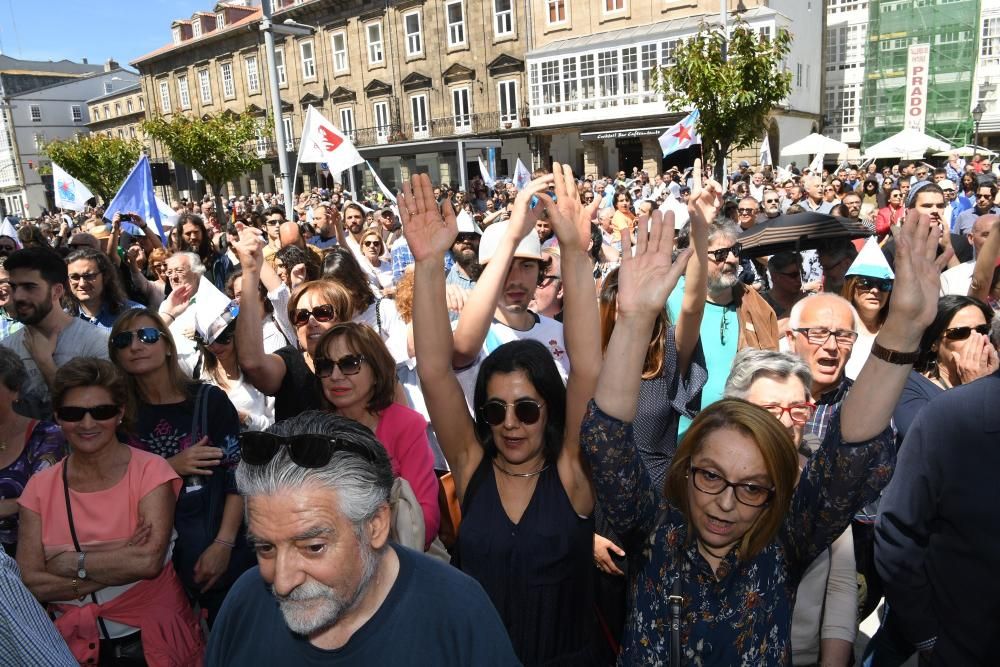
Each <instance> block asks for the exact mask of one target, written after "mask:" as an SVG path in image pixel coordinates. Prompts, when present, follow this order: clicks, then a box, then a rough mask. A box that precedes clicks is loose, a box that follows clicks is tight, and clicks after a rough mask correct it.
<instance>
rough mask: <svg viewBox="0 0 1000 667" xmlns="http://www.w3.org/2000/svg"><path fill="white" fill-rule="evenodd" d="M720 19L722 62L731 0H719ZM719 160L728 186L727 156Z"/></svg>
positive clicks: (726, 47)
mask: <svg viewBox="0 0 1000 667" xmlns="http://www.w3.org/2000/svg"><path fill="white" fill-rule="evenodd" d="M719 21H720V22H721V23H722V62H726V60H728V58H729V53H728V49H729V0H719ZM719 161H720V162H721V163H722V187H723V188H727V187H728V183H729V182H728V181H727V180H726V177H727V176H728V175H729V171H728V170H727V169H726V156H725V155H722V154H721V153H720V154H719Z"/></svg>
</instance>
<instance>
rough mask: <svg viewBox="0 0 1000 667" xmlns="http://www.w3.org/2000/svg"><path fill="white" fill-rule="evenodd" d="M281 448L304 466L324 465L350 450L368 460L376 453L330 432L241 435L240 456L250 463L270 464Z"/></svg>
mask: <svg viewBox="0 0 1000 667" xmlns="http://www.w3.org/2000/svg"><path fill="white" fill-rule="evenodd" d="M282 448H284V449H285V451H287V452H288V458H290V459H291V460H292V463H294V464H295V465H297V466H301V467H303V468H322V467H323V466H325V465H326V464H328V463H329V462H330V459H331V458H333V455H334V453H335V452H348V453H350V454H354V455H355V456H360V457H361V458H363V459H365V460H366V461H370V462H374V461H375V454H374V452H372V451H371V450H370V449H367V448H366V447H363V446H361V445H359V444H357V443H353V442H349V441H345V440H341V439H339V438H334V437H331V436H328V435H319V434H313V433H305V434H302V435H291V436H288V437H287V438H286V437H282V436H280V435H274V434H273V433H264V432H263V431H247V432H245V433H241V434H240V458H241V459H242V460H243V462H244V463H246V464H247V465H252V466H263V465H267V464H268V463H270V462H271V459H273V458H274V457H275V456H277V455H278V452H279V451H281V449H282Z"/></svg>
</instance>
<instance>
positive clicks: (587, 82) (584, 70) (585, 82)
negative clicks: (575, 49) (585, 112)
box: [580, 53, 597, 109]
mask: <svg viewBox="0 0 1000 667" xmlns="http://www.w3.org/2000/svg"><path fill="white" fill-rule="evenodd" d="M596 73H597V70H596V69H594V54H593V53H591V54H588V55H585V56H580V99H581V100H583V101H584V102H583V108H584V109H593V108H594V101H593V100H594V97H596V96H597V76H596Z"/></svg>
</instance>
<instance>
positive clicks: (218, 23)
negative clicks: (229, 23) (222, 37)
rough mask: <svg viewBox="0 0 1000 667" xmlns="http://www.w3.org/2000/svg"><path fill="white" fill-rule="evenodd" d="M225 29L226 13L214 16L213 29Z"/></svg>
mask: <svg viewBox="0 0 1000 667" xmlns="http://www.w3.org/2000/svg"><path fill="white" fill-rule="evenodd" d="M225 27H226V13H225V12H218V13H217V14H216V15H215V29H216V30H222V29H223V28H225Z"/></svg>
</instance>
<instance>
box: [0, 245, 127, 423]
mask: <svg viewBox="0 0 1000 667" xmlns="http://www.w3.org/2000/svg"><path fill="white" fill-rule="evenodd" d="M4 265H5V267H6V268H7V271H8V273H9V276H10V301H11V303H13V308H12V309H11V310H13V312H14V317H15V318H16V319H17V320H18V321H19V322H21V323H22V324H23V325H24V328H22V329H20V330H18V331H16V332H14V333H13V334H11V335H10V336H8V337H7V338H4V339H3V340H0V345H3V346H5V347H8V348H10V349H11V350H13V351H14V352H16V353H17V355H18V356H19V357H21V361H23V362H24V366H25V369H26V370H27V372H28V379H27V381H26V382H25V383H24V384H23V385H22V387H21V392H20V398H19V401H18V412H19V413H21V414H23V415H25V416H26V417H31V418H33V419H51V416H52V402H51V395H50V392H49V390H50V388H51V387H52V383H53V382H54V380H55V375H56V370H57V369H58V368H59V367H60V366H62V365H63V364H65V363H66V362H68V361H70V360H71V359H73V358H75V357H99V358H101V359H107V358H108V330H107V329H104V328H102V327H95V326H94V325H92V324H90V323H88V322H85V321H83V320H81V319H80V318H78V317H73V316H72V315H70V314H68V313H66V312H65V311H64V310H63V309H62V307H61V305H60V301H61V299H62V298H63V296H64V295H65V294H66V291H67V289H68V283H69V276H68V273H69V272H68V270H67V268H66V262H64V261H63V260H62V258H61V257H59V255H57V254H56V253H55V252H53V251H52V250H49V249H48V248H24V249H22V250H18V251H17V252H15V253H13V254H11V256H10V257H8V258H7V261H6V262H5V264H4ZM8 307H9V306H8Z"/></svg>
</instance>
